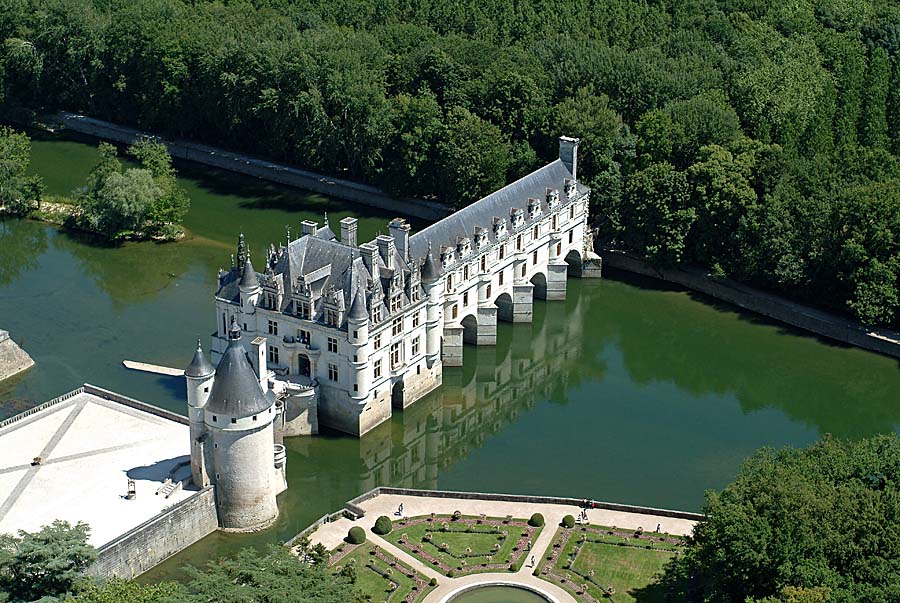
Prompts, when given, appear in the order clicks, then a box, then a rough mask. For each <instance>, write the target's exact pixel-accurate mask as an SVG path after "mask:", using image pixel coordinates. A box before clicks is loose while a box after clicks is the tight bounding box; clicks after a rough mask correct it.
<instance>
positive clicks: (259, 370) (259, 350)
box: [250, 337, 269, 393]
mask: <svg viewBox="0 0 900 603" xmlns="http://www.w3.org/2000/svg"><path fill="white" fill-rule="evenodd" d="M250 345H252V346H253V355H254V356H255V360H256V376H257V378H258V379H259V386H260V387H261V388H262V390H263V393H265V392H266V390H268V389H269V383H268V381H269V367H268V365H267V363H266V338H265V337H257V338H256V339H254V340H253V341H252V342H250Z"/></svg>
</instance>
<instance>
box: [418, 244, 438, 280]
mask: <svg viewBox="0 0 900 603" xmlns="http://www.w3.org/2000/svg"><path fill="white" fill-rule="evenodd" d="M441 272H442V268H441V265H440V264H438V263H437V262H436V261H435V259H434V254H433V253H431V245H429V246H428V253H427V254H425V262H424V263H423V264H422V281H423V282H426V283H433V282H435V281H436V280H438V279H439V278H440V277H441Z"/></svg>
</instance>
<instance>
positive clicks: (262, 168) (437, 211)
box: [56, 112, 451, 220]
mask: <svg viewBox="0 0 900 603" xmlns="http://www.w3.org/2000/svg"><path fill="white" fill-rule="evenodd" d="M56 119H57V120H58V121H60V122H61V123H62V124H63V125H64V126H65V127H66V128H68V129H70V130H73V131H75V132H80V133H82V134H88V135H90V136H95V137H97V138H104V139H106V140H112V141H114V142H118V143H121V144H131V143H132V142H134V141H135V140H136V139H138V138H140V137H144V136H152V135H151V134H147V133H145V132H141V131H139V130H135V129H132V128H126V127H125V126H119V125H117V124H113V123H110V122H107V121H102V120H99V119H94V118H92V117H86V116H84V115H77V114H75V113H67V112H61V113H59V114H57V115H56ZM154 138H158V139H159V140H161V141H162V142H164V143H165V145H166V147H168V149H169V153H170V154H171V155H172V156H173V157H177V158H178V159H186V160H188V161H194V162H197V163H202V164H204V165H210V166H213V167H217V168H221V169H223V170H228V171H230V172H237V173H239V174H246V175H248V176H254V177H256V178H260V179H262V180H269V181H272V182H278V183H279V184H285V185H287V186H292V187H296V188H301V189H304V190H310V191H313V192H316V193H322V194H323V195H328V196H331V197H337V198H339V199H346V200H347V201H353V202H354V203H359V204H361V205H368V206H370V207H377V208H379V209H385V210H388V211H392V212H396V213H398V214H403V215H407V216H413V217H416V218H420V219H422V220H440V219H441V218H443V217H445V216H447V215H449V214H450V213H451V210H450V209H449V208H448V207H447V206H445V205H443V204H442V203H437V202H435V201H427V200H424V199H397V198H394V197H391V196H390V195H388V194H387V193H385V192H384V191H382V190H381V189H378V188H375V187H374V186H368V185H365V184H360V183H358V182H352V181H350V180H342V179H340V178H332V177H331V176H325V175H323V174H317V173H315V172H310V171H307V170H301V169H298V168H294V167H289V166H286V165H283V164H279V163H274V162H271V161H266V160H264V159H258V158H255V157H250V156H248V155H242V154H240V153H232V152H231V151H226V150H223V149H219V148H215V147H210V146H206V145H203V144H198V143H194V142H187V141H184V140H165V139H162V138H160V137H155V136H154Z"/></svg>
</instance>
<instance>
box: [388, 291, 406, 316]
mask: <svg viewBox="0 0 900 603" xmlns="http://www.w3.org/2000/svg"><path fill="white" fill-rule="evenodd" d="M401 307H403V296H402V295H400V294H399V293H398V294H397V295H395V296H393V297H392V298H391V314H393V313H395V312H399V311H400V308H401Z"/></svg>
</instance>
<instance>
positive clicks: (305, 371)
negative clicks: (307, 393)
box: [297, 354, 312, 377]
mask: <svg viewBox="0 0 900 603" xmlns="http://www.w3.org/2000/svg"><path fill="white" fill-rule="evenodd" d="M297 374H298V375H300V376H302V377H312V364H310V362H309V356H307V355H306V354H297Z"/></svg>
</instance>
